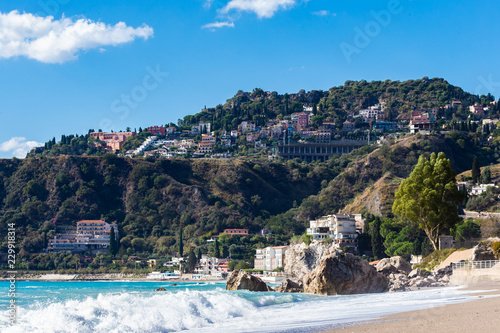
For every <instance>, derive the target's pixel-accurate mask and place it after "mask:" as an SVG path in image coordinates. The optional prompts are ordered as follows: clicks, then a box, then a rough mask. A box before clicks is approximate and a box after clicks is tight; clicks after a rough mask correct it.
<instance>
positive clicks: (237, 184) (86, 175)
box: [0, 154, 336, 252]
mask: <svg viewBox="0 0 500 333" xmlns="http://www.w3.org/2000/svg"><path fill="white" fill-rule="evenodd" d="M335 175H336V173H335V171H334V170H330V169H328V167H327V166H326V165H314V164H311V165H307V164H298V163H295V162H293V161H292V162H290V163H286V164H281V163H274V162H267V161H255V162H252V161H243V160H238V159H233V160H187V159H173V160H156V161H155V160H135V159H124V158H119V157H116V156H115V155H111V154H108V155H105V156H104V157H75V156H60V157H57V158H55V157H54V158H45V157H42V158H28V159H25V160H17V159H13V160H0V226H1V227H0V228H1V229H0V232H1V234H2V235H4V237H6V228H7V227H6V226H7V223H15V224H16V228H17V230H16V235H17V241H18V243H19V244H20V247H21V248H23V249H25V250H26V251H28V252H32V251H35V252H36V251H39V250H41V247H43V243H44V242H45V241H46V240H44V239H43V237H44V233H47V234H49V231H50V230H53V223H52V222H53V220H54V218H56V219H57V221H58V223H64V222H67V223H74V222H75V221H77V220H80V219H99V218H103V219H106V220H107V221H117V222H118V226H119V229H120V233H121V234H122V236H125V235H128V236H130V237H135V238H143V239H150V238H151V237H153V238H151V241H152V242H153V243H154V241H155V237H156V238H158V237H162V236H165V237H170V238H169V239H170V242H171V244H170V245H171V246H173V245H174V243H175V239H174V237H175V235H176V232H177V231H178V230H179V228H180V226H181V225H182V226H183V227H184V237H185V238H186V239H191V240H194V239H196V238H197V237H200V236H202V235H204V234H206V233H210V232H213V233H219V232H222V231H223V229H224V228H229V227H249V228H250V229H251V231H253V232H257V231H259V230H260V228H261V227H262V223H261V224H260V225H259V224H255V223H254V219H255V218H257V217H259V219H260V221H262V220H263V219H265V218H267V217H269V216H270V215H276V214H279V213H282V212H285V211H287V210H288V209H290V208H291V207H292V206H293V204H294V202H301V201H302V199H303V198H304V197H306V196H308V195H312V194H315V193H317V192H318V191H319V190H320V188H321V182H322V181H325V180H330V179H333V177H334V176H335ZM293 232H294V230H293V229H290V230H286V231H285V234H288V233H290V234H293ZM300 232H302V230H301V231H300ZM4 237H2V250H4V249H5V248H6V244H7V242H6V238H4Z"/></svg>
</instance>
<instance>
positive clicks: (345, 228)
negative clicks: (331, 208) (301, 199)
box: [307, 215, 361, 247]
mask: <svg viewBox="0 0 500 333" xmlns="http://www.w3.org/2000/svg"><path fill="white" fill-rule="evenodd" d="M360 224H361V222H360V221H356V218H355V217H354V216H350V215H328V216H324V217H322V218H320V219H318V220H314V221H310V228H308V229H307V234H308V235H311V236H313V239H316V240H318V239H327V238H331V239H333V241H334V242H335V243H337V244H338V245H339V246H341V247H343V246H349V247H356V246H357V245H358V232H357V229H359V226H360ZM357 225H358V226H357Z"/></svg>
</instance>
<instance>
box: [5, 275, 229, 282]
mask: <svg viewBox="0 0 500 333" xmlns="http://www.w3.org/2000/svg"><path fill="white" fill-rule="evenodd" d="M10 280H11V279H10V278H8V277H6V278H5V277H1V278H0V281H7V282H8V281H10ZM15 280H16V282H21V281H23V282H24V281H26V282H92V281H94V282H97V281H102V282H106V281H107V282H120V281H121V282H163V283H168V282H172V283H179V282H225V281H226V280H224V279H218V278H214V279H192V278H191V275H190V274H188V275H186V276H185V277H181V278H177V279H148V278H146V276H145V275H144V276H140V275H124V274H121V273H104V274H88V275H86V274H85V275H84V274H29V275H24V276H23V275H21V276H16V278H15Z"/></svg>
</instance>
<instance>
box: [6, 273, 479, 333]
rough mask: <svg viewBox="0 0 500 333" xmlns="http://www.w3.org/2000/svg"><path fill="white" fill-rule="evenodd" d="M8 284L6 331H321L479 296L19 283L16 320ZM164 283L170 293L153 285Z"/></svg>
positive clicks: (193, 285) (449, 292)
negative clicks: (10, 312)
mask: <svg viewBox="0 0 500 333" xmlns="http://www.w3.org/2000/svg"><path fill="white" fill-rule="evenodd" d="M8 287H9V283H8V282H3V281H2V282H0V290H3V291H4V292H2V293H1V294H0V309H1V310H0V331H1V332H6V333H7V332H43V333H49V332H117V333H118V332H120V333H121V332H178V331H183V332H318V331H321V330H325V329H328V328H334V327H339V326H345V325H348V324H352V323H356V322H359V321H362V320H370V319H376V318H379V317H381V316H384V315H387V314H392V313H397V312H402V311H411V310H421V309H430V308H432V307H435V306H440V305H444V304H450V303H457V302H465V301H467V300H470V299H473V296H470V295H468V294H467V292H466V291H463V290H460V289H459V288H455V287H453V288H442V289H431V290H425V291H413V292H401V293H384V294H368V295H352V296H329V297H327V296H318V295H308V294H279V293H273V292H266V293H253V292H248V291H226V290H225V289H224V288H225V284H224V283H204V282H202V283H178V284H177V286H172V282H129V281H122V282H120V281H113V282H107V281H102V282H99V281H97V282H73V281H71V282H38V281H33V282H29V281H21V282H17V284H16V291H17V295H16V301H17V303H18V307H17V319H16V323H15V324H13V325H11V324H9V323H8V305H9V301H10V298H9V296H8V293H7V290H8ZM159 287H165V288H166V289H167V291H163V292H156V291H154V289H156V288H159Z"/></svg>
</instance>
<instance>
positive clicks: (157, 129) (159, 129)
mask: <svg viewBox="0 0 500 333" xmlns="http://www.w3.org/2000/svg"><path fill="white" fill-rule="evenodd" d="M146 130H147V131H148V132H149V133H151V134H153V135H165V127H163V126H150V127H148V128H147V129H146Z"/></svg>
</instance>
